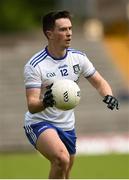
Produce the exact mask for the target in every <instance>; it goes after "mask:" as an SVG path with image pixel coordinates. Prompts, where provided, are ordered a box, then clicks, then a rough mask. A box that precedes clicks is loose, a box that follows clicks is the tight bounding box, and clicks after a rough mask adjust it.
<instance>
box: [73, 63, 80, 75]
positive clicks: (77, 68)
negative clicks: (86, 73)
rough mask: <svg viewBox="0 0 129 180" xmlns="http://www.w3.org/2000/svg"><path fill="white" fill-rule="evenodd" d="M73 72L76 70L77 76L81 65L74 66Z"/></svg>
mask: <svg viewBox="0 0 129 180" xmlns="http://www.w3.org/2000/svg"><path fill="white" fill-rule="evenodd" d="M73 70H74V73H75V74H79V72H80V67H79V64H76V65H74V66H73Z"/></svg>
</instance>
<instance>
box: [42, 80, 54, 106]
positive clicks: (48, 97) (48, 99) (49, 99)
mask: <svg viewBox="0 0 129 180" xmlns="http://www.w3.org/2000/svg"><path fill="white" fill-rule="evenodd" d="M52 85H53V84H52ZM52 85H50V86H48V87H47V88H48V90H47V91H46V92H45V94H44V98H43V105H44V107H45V108H46V107H53V106H54V104H55V101H54V99H53V94H52V89H51V87H52Z"/></svg>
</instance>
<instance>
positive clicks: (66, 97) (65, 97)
mask: <svg viewBox="0 0 129 180" xmlns="http://www.w3.org/2000/svg"><path fill="white" fill-rule="evenodd" d="M63 95H64V101H65V102H68V101H69V97H68V91H65V92H64V94H63Z"/></svg>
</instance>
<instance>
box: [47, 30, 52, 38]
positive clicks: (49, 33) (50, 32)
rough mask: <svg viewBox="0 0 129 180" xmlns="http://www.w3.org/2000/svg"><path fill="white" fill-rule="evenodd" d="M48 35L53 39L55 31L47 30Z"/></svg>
mask: <svg viewBox="0 0 129 180" xmlns="http://www.w3.org/2000/svg"><path fill="white" fill-rule="evenodd" d="M46 35H47V37H48V39H53V33H52V31H50V30H49V31H46Z"/></svg>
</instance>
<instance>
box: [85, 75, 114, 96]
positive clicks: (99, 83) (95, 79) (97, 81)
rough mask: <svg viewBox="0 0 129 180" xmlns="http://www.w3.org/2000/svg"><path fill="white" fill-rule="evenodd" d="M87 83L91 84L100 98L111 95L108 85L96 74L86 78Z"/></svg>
mask: <svg viewBox="0 0 129 180" xmlns="http://www.w3.org/2000/svg"><path fill="white" fill-rule="evenodd" d="M88 81H89V82H90V83H91V84H92V86H93V87H95V88H96V89H97V91H98V92H99V94H100V95H101V96H102V97H104V96H106V95H112V89H111V87H110V85H109V84H108V82H107V81H106V80H105V79H104V78H103V77H102V76H101V75H100V74H99V73H98V72H96V73H95V74H94V75H93V76H91V77H90V78H88Z"/></svg>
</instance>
